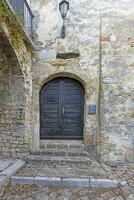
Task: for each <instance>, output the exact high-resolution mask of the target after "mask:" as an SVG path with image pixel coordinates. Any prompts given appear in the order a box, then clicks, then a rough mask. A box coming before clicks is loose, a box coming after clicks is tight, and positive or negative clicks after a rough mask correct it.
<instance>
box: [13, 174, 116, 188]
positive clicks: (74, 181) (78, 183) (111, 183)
mask: <svg viewBox="0 0 134 200" xmlns="http://www.w3.org/2000/svg"><path fill="white" fill-rule="evenodd" d="M11 184H18V185H43V186H45V185H48V186H74V187H87V188H88V187H90V188H116V187H118V184H119V183H118V181H116V180H111V179H93V178H60V177H49V178H48V177H26V176H13V177H12V178H11Z"/></svg>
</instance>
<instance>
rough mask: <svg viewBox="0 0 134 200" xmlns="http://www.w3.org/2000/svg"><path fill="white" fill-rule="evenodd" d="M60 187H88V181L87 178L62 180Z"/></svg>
mask: <svg viewBox="0 0 134 200" xmlns="http://www.w3.org/2000/svg"><path fill="white" fill-rule="evenodd" d="M62 185H64V186H79V187H89V179H88V178H63V179H62Z"/></svg>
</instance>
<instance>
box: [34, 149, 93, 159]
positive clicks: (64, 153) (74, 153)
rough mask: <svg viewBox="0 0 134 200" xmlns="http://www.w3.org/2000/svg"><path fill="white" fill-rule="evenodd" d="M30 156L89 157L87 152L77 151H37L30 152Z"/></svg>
mask: <svg viewBox="0 0 134 200" xmlns="http://www.w3.org/2000/svg"><path fill="white" fill-rule="evenodd" d="M30 154H31V155H44V156H87V157H88V156H89V154H88V152H86V151H84V150H77V149H72V148H70V149H55V148H47V149H39V150H33V151H31V152H30Z"/></svg>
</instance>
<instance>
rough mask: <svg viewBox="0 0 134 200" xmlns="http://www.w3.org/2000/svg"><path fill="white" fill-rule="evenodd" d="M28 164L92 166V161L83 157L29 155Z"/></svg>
mask: <svg viewBox="0 0 134 200" xmlns="http://www.w3.org/2000/svg"><path fill="white" fill-rule="evenodd" d="M26 161H27V162H29V161H30V162H32V163H38V162H42V163H45V164H52V165H53V164H59V163H60V164H61V163H63V164H69V163H74V164H76V163H77V164H80V165H81V164H85V165H91V159H90V158H89V157H83V156H66V157H65V156H44V155H29V156H27V158H26Z"/></svg>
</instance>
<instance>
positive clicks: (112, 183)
mask: <svg viewBox="0 0 134 200" xmlns="http://www.w3.org/2000/svg"><path fill="white" fill-rule="evenodd" d="M117 186H118V182H117V181H116V180H108V179H90V187H95V188H99V187H100V188H116V187H117Z"/></svg>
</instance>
